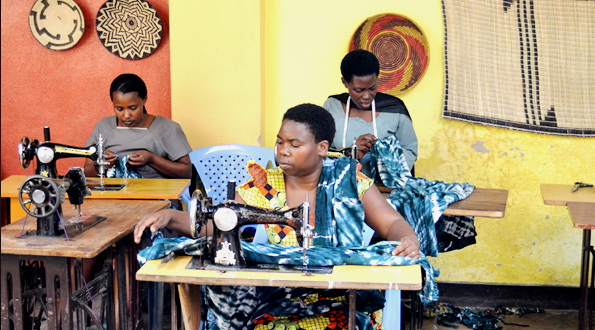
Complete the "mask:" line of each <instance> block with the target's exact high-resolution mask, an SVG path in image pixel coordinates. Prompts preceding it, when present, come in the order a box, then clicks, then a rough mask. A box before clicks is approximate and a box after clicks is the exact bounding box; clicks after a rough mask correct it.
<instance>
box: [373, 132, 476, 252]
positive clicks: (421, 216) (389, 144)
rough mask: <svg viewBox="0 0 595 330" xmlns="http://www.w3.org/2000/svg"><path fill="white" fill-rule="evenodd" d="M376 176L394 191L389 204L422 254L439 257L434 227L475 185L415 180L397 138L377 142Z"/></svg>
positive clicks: (375, 151) (375, 153)
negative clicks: (411, 230)
mask: <svg viewBox="0 0 595 330" xmlns="http://www.w3.org/2000/svg"><path fill="white" fill-rule="evenodd" d="M371 157H372V164H373V165H374V166H373V174H374V175H375V172H376V169H378V172H379V176H380V178H381V179H382V182H383V183H384V185H386V186H387V187H389V188H391V189H393V191H392V192H391V194H390V196H389V197H388V198H387V201H388V202H389V203H390V204H391V205H392V206H393V207H394V208H395V209H396V210H397V211H399V213H401V215H402V216H403V217H404V218H405V219H406V220H407V222H409V224H410V225H411V227H413V230H415V233H416V234H417V237H418V239H419V243H420V249H421V251H422V252H423V253H424V254H425V255H428V256H432V257H437V256H438V251H439V249H438V240H437V239H436V229H435V226H434V224H435V223H436V222H437V221H438V219H439V218H440V216H441V215H442V213H443V212H444V210H445V209H446V208H447V207H448V205H449V204H451V203H454V202H457V201H459V200H462V199H464V198H467V197H468V196H469V195H471V193H472V192H473V190H474V189H475V186H473V185H472V184H470V183H467V182H465V183H444V182H442V181H428V180H426V179H423V178H413V177H411V173H410V172H409V168H408V167H407V163H406V162H405V156H404V153H403V149H402V148H401V145H400V144H399V141H398V140H397V139H396V138H395V137H394V136H389V137H387V138H385V139H381V140H376V143H375V144H374V146H373V148H372V150H371Z"/></svg>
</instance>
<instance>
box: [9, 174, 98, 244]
mask: <svg viewBox="0 0 595 330" xmlns="http://www.w3.org/2000/svg"><path fill="white" fill-rule="evenodd" d="M67 193H68V200H69V201H70V204H72V205H73V206H74V207H75V208H77V207H78V216H75V217H69V218H65V217H64V215H63V213H62V203H64V201H65V200H66V194H67ZM90 194H91V192H90V191H89V189H88V188H87V186H86V178H85V174H84V172H83V169H82V168H80V167H72V168H70V169H69V170H68V173H66V175H64V178H62V179H52V178H48V177H46V176H43V175H32V176H30V177H28V178H27V179H25V181H23V183H22V184H21V187H20V188H19V202H20V203H21V206H22V207H23V210H25V212H27V214H29V215H31V216H33V217H35V218H37V230H36V231H35V233H31V234H36V235H37V236H53V237H60V236H66V235H68V236H69V237H70V238H72V237H75V236H76V235H78V234H80V233H82V232H84V231H85V230H87V229H89V228H90V227H92V226H94V225H96V224H97V223H99V222H101V221H103V220H105V218H104V217H98V216H95V215H92V216H83V214H82V213H81V204H83V200H84V198H85V196H88V195H90ZM65 231H66V233H65ZM27 235H29V233H27Z"/></svg>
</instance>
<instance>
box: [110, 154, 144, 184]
mask: <svg viewBox="0 0 595 330" xmlns="http://www.w3.org/2000/svg"><path fill="white" fill-rule="evenodd" d="M129 158H130V155H128V156H125V157H124V158H120V156H117V155H116V163H115V164H114V166H113V167H110V168H108V169H107V171H105V177H106V178H121V179H142V177H143V176H142V175H141V174H140V172H139V171H138V169H137V168H136V167H132V166H130V165H128V159H129Z"/></svg>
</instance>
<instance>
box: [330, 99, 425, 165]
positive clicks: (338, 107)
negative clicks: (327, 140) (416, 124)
mask: <svg viewBox="0 0 595 330" xmlns="http://www.w3.org/2000/svg"><path fill="white" fill-rule="evenodd" d="M324 108H325V109H326V110H327V111H328V112H330V114H331V115H332V116H333V119H334V120H335V128H336V130H337V131H336V133H335V139H334V140H333V142H332V143H331V147H333V148H336V149H341V148H343V147H349V146H351V145H352V143H353V140H355V139H357V138H358V137H359V136H361V135H364V134H367V133H369V134H374V126H373V124H372V123H368V122H367V121H365V120H363V119H362V118H359V117H349V121H348V125H347V135H346V136H345V144H347V145H346V146H343V130H344V127H345V109H343V104H342V103H341V101H339V100H337V99H336V98H332V97H329V98H328V99H327V100H326V102H324ZM376 126H377V129H378V136H377V138H379V139H383V138H385V137H387V136H389V135H396V137H397V139H398V140H399V143H401V147H403V151H404V153H405V160H406V161H407V165H408V166H409V169H411V168H412V167H413V165H414V164H415V161H416V160H417V136H416V135H415V130H414V129H413V123H412V122H411V118H409V116H407V115H404V114H401V113H387V112H380V113H379V114H378V117H377V118H376ZM360 163H361V164H362V173H364V174H365V175H367V176H371V175H372V174H371V169H370V153H367V154H366V155H365V156H364V157H363V158H362V159H360Z"/></svg>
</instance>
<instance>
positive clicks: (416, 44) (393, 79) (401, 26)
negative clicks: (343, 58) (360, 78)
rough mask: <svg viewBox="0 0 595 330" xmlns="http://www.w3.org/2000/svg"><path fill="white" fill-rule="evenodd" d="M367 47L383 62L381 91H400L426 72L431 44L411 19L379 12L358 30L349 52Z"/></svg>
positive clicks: (392, 93)
mask: <svg viewBox="0 0 595 330" xmlns="http://www.w3.org/2000/svg"><path fill="white" fill-rule="evenodd" d="M355 49H365V50H367V51H370V52H372V53H373V54H374V55H376V57H377V58H378V61H379V62H380V76H379V77H378V85H379V86H378V90H379V91H380V92H385V93H388V94H391V95H398V94H401V93H403V92H405V91H407V90H409V89H411V88H413V86H415V85H416V84H417V83H418V82H419V81H420V80H421V78H422V77H423V75H424V73H425V72H426V70H427V68H428V64H429V60H430V47H429V44H428V39H427V38H426V36H425V34H424V33H423V31H422V30H421V29H420V28H419V26H418V25H417V24H415V23H414V22H413V21H412V20H410V19H409V18H407V17H405V16H402V15H396V14H380V15H376V16H372V17H370V18H368V19H366V20H365V21H364V22H363V23H362V24H361V25H360V26H359V27H358V28H357V30H355V33H354V34H353V37H352V38H351V44H350V46H349V51H352V50H355Z"/></svg>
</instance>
